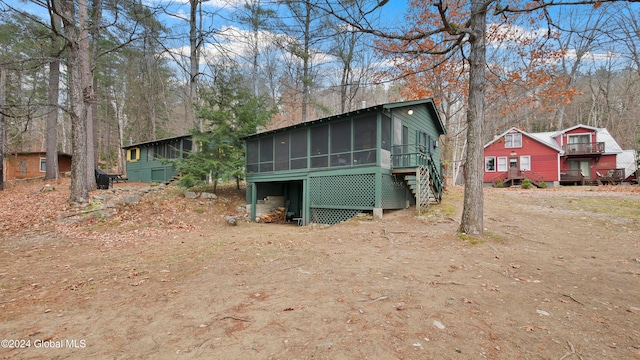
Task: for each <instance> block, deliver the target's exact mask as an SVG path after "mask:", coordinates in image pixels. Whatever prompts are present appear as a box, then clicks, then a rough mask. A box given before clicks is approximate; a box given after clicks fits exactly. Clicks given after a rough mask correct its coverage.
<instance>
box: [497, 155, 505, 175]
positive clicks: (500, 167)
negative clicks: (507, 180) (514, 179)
mask: <svg viewBox="0 0 640 360" xmlns="http://www.w3.org/2000/svg"><path fill="white" fill-rule="evenodd" d="M498 171H507V158H506V157H504V156H501V157H499V158H498Z"/></svg>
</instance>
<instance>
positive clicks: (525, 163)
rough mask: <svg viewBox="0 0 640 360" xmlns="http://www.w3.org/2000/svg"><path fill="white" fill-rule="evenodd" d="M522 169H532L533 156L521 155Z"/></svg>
mask: <svg viewBox="0 0 640 360" xmlns="http://www.w3.org/2000/svg"><path fill="white" fill-rule="evenodd" d="M520 170H521V171H531V156H528V155H527V156H520Z"/></svg>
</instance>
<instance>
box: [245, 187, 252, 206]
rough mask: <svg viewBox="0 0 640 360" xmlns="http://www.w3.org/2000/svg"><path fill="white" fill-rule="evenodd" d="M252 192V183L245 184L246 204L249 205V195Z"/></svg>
mask: <svg viewBox="0 0 640 360" xmlns="http://www.w3.org/2000/svg"><path fill="white" fill-rule="evenodd" d="M252 191H253V183H247V188H246V191H245V192H246V194H247V195H246V197H247V198H246V200H247V204H251V194H252Z"/></svg>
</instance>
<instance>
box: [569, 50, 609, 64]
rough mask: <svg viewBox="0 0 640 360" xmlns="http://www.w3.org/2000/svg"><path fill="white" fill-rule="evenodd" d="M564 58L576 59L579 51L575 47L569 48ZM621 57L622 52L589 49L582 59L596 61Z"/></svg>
mask: <svg viewBox="0 0 640 360" xmlns="http://www.w3.org/2000/svg"><path fill="white" fill-rule="evenodd" d="M564 58H565V59H567V60H576V59H577V58H578V53H577V51H576V50H575V49H571V50H568V51H567V53H566V54H565V55H564ZM620 58H622V55H621V54H619V53H616V52H612V51H605V52H600V53H597V52H591V51H587V52H586V53H584V54H583V55H582V58H581V60H582V61H585V60H586V61H593V62H596V61H610V60H614V59H620Z"/></svg>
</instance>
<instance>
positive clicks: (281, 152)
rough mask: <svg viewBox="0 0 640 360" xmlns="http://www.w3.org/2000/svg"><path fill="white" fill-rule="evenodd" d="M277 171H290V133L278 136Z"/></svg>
mask: <svg viewBox="0 0 640 360" xmlns="http://www.w3.org/2000/svg"><path fill="white" fill-rule="evenodd" d="M275 147H276V168H275V170H276V171H279V170H289V133H283V134H278V135H276V143H275Z"/></svg>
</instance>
